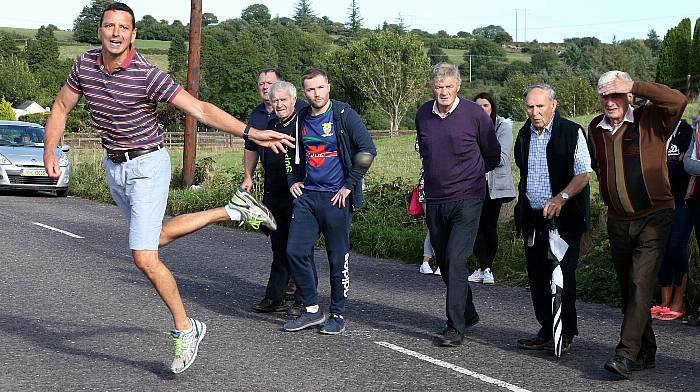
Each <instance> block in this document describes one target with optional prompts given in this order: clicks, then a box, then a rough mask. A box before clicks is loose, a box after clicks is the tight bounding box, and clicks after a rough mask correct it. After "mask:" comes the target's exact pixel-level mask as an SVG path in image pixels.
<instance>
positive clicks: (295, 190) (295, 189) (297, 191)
mask: <svg viewBox="0 0 700 392" xmlns="http://www.w3.org/2000/svg"><path fill="white" fill-rule="evenodd" d="M302 189H304V183H303V182H295V183H294V184H292V186H291V188H289V192H291V194H292V196H294V198H295V199H296V198H297V197H299V196H301V194H302V193H303V192H302V191H301V190H302Z"/></svg>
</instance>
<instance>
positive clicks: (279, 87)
mask: <svg viewBox="0 0 700 392" xmlns="http://www.w3.org/2000/svg"><path fill="white" fill-rule="evenodd" d="M277 91H286V92H288V93H289V96H290V97H296V96H297V88H296V87H294V85H293V84H291V83H289V82H286V81H284V80H280V81H277V82H275V83H273V84H272V86H270V90H268V92H267V94H268V95H269V96H270V101H272V94H274V93H275V92H277Z"/></svg>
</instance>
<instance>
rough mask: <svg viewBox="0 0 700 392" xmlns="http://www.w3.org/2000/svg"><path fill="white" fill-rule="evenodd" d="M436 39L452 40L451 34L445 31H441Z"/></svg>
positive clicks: (436, 35)
mask: <svg viewBox="0 0 700 392" xmlns="http://www.w3.org/2000/svg"><path fill="white" fill-rule="evenodd" d="M435 37H437V38H450V33H448V32H447V31H445V30H439V31H438V32H437V33H435Z"/></svg>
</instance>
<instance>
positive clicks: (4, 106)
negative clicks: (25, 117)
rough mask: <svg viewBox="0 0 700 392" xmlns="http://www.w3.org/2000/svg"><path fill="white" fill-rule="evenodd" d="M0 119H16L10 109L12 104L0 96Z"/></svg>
mask: <svg viewBox="0 0 700 392" xmlns="http://www.w3.org/2000/svg"><path fill="white" fill-rule="evenodd" d="M0 120H11V121H15V120H17V118H16V117H15V112H13V111H12V104H10V103H9V102H8V101H6V100H5V98H0Z"/></svg>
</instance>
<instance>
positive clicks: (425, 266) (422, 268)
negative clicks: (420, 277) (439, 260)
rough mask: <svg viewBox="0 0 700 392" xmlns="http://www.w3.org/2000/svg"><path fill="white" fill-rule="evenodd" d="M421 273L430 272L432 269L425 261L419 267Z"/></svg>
mask: <svg viewBox="0 0 700 392" xmlns="http://www.w3.org/2000/svg"><path fill="white" fill-rule="evenodd" d="M419 271H420V273H421V274H432V273H433V269H432V268H430V264H429V263H428V262H427V261H424V262H423V264H421V265H420V269H419Z"/></svg>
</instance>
